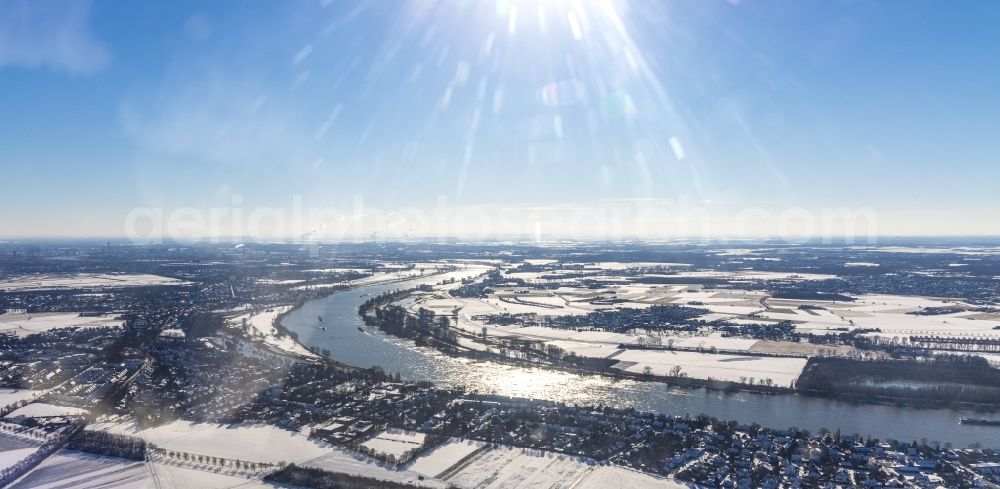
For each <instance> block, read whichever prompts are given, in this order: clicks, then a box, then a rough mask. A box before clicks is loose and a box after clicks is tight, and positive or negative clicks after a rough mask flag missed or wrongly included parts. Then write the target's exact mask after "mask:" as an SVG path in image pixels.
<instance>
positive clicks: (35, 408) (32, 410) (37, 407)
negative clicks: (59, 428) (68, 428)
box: [4, 402, 87, 418]
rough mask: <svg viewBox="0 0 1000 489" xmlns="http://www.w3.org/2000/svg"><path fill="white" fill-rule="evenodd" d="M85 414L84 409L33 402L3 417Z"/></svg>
mask: <svg viewBox="0 0 1000 489" xmlns="http://www.w3.org/2000/svg"><path fill="white" fill-rule="evenodd" d="M84 414H87V410H86V409H80V408H75V407H68V406H56V405H55V404H49V403H45V402H33V403H31V404H28V405H27V406H24V407H22V408H19V409H16V410H15V411H13V412H12V413H10V414H8V415H7V416H4V417H5V418H17V417H22V416H23V417H26V418H35V417H46V416H80V415H84Z"/></svg>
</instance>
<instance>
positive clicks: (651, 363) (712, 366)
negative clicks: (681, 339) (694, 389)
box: [615, 350, 806, 387]
mask: <svg viewBox="0 0 1000 489" xmlns="http://www.w3.org/2000/svg"><path fill="white" fill-rule="evenodd" d="M615 359H616V360H619V362H620V363H618V364H616V365H615V368H620V369H622V370H625V371H628V372H636V373H642V372H644V370H645V368H646V367H647V366H648V367H650V368H651V373H652V374H654V375H669V374H670V373H671V369H673V368H674V367H676V366H679V367H680V368H681V371H680V373H681V374H684V375H687V376H688V377H691V378H696V379H708V378H713V379H716V380H727V381H730V382H740V381H741V377H753V378H755V379H767V378H770V379H771V380H772V381H773V383H774V384H775V385H778V386H783V387H784V386H788V385H789V384H790V383H791V382H792V381H793V380H795V379H797V378H798V377H799V375H800V374H802V369H803V368H805V366H806V359H804V358H785V357H764V356H750V355H724V354H710V353H697V352H689V351H667V350H625V351H624V352H622V353H621V354H619V355H618V356H616V357H615Z"/></svg>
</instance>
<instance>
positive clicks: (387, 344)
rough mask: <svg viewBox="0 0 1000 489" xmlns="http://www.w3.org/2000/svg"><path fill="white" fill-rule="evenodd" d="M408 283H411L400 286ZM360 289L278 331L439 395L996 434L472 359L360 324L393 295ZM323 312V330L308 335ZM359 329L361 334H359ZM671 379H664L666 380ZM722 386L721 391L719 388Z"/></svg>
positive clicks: (971, 439) (910, 433)
mask: <svg viewBox="0 0 1000 489" xmlns="http://www.w3.org/2000/svg"><path fill="white" fill-rule="evenodd" d="M408 285H409V286H410V287H412V286H416V285H417V283H416V282H411V283H410V284H408ZM394 288H395V284H393V285H392V286H381V287H379V286H369V287H364V288H361V289H353V290H351V291H343V292H342V293H337V294H331V295H328V296H326V297H324V298H323V299H319V300H315V301H309V302H307V303H305V304H303V305H302V306H301V308H300V309H298V312H294V313H290V314H288V315H286V316H285V317H284V318H283V326H284V327H286V328H288V329H289V330H290V331H295V332H298V334H299V340H300V341H301V342H302V343H303V344H304V345H306V346H310V347H315V348H320V349H328V350H330V356H331V357H332V358H335V359H336V360H337V362H338V363H341V364H348V365H353V366H357V367H360V368H369V367H373V366H381V367H382V368H383V369H384V370H385V371H388V372H399V373H401V374H402V377H403V378H404V380H413V381H432V382H433V383H434V384H435V385H437V386H439V387H441V388H464V389H465V390H466V391H468V392H479V393H483V394H495V395H500V396H508V397H519V398H529V399H545V400H551V401H554V402H563V403H567V404H576V405H590V406H598V405H604V406H609V405H610V406H621V407H630V408H634V409H637V410H640V411H649V412H655V413H665V414H696V413H704V414H706V415H708V416H712V417H715V418H718V419H732V420H738V421H739V422H741V423H747V424H749V423H757V424H760V425H763V426H774V427H792V426H795V427H799V428H805V429H810V430H818V429H821V428H827V429H831V430H836V429H839V430H841V431H842V432H844V433H857V434H861V435H864V436H869V435H877V436H879V437H884V438H894V439H899V440H914V439H921V438H927V439H929V440H939V441H941V442H942V443H944V442H951V443H953V444H955V445H956V446H967V445H969V444H973V443H979V444H981V445H984V446H1000V430H983V429H973V428H972V427H970V426H963V425H960V424H959V418H961V417H984V416H983V415H982V413H981V412H979V411H972V410H970V409H967V408H965V407H959V408H943V409H942V408H927V409H900V408H899V407H897V406H896V405H894V404H893V403H891V402H883V403H877V404H872V403H862V402H856V401H853V400H841V399H839V398H837V397H835V396H819V395H798V394H796V395H773V394H769V393H767V394H765V393H762V392H755V391H750V390H746V389H740V390H735V391H726V390H724V389H706V388H702V387H700V386H699V387H696V386H693V385H691V384H690V383H689V382H684V381H682V382H681V383H683V384H687V385H686V386H681V385H678V386H677V387H674V386H673V385H672V384H670V383H668V382H656V381H652V380H650V379H644V378H642V376H641V375H638V376H625V375H623V376H615V377H610V376H605V375H594V374H590V373H588V372H584V371H580V370H576V371H572V372H571V371H567V370H564V369H554V368H551V367H546V366H542V365H537V364H528V363H521V362H511V361H504V362H502V363H501V361H500V359H495V360H494V359H487V358H486V357H482V359H472V358H469V357H468V356H466V355H463V354H458V355H451V354H444V353H442V352H441V351H440V350H439V349H437V348H430V347H421V346H417V345H415V343H414V342H413V341H410V340H402V339H398V338H395V337H393V336H390V335H385V334H384V333H382V332H380V331H378V330H377V329H375V328H368V327H366V326H365V324H364V322H363V321H362V319H361V317H360V316H358V306H359V305H361V303H362V302H364V301H365V300H366V299H368V298H370V297H373V296H377V295H379V294H381V293H385V292H389V291H392V290H394ZM317 315H323V317H324V322H325V323H326V324H327V326H328V330H327V331H321V330H317V329H316V328H314V327H313V326H314V324H315V321H316V317H317ZM358 328H362V330H363V331H359V330H358ZM667 380H670V379H667ZM718 387H722V386H718Z"/></svg>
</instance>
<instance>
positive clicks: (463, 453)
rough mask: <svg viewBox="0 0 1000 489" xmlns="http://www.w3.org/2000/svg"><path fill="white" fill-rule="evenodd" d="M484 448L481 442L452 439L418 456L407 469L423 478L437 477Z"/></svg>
mask: <svg viewBox="0 0 1000 489" xmlns="http://www.w3.org/2000/svg"><path fill="white" fill-rule="evenodd" d="M484 446H486V444H485V443H483V442H481V441H475V440H458V439H452V440H449V441H447V442H445V443H442V444H441V445H439V446H436V447H434V448H432V449H430V450H428V451H427V452H426V453H424V454H422V455H420V456H419V457H417V459H416V460H414V461H413V462H411V463H410V466H409V467H407V469H408V470H409V471H410V472H416V473H417V474H420V475H422V476H424V477H437V476H438V475H439V474H441V473H443V472H444V471H445V470H447V469H448V468H449V467H451V466H453V465H455V464H456V463H458V462H459V461H460V460H462V459H463V458H465V457H468V456H469V455H472V454H473V453H475V452H476V450H479V449H480V448H482V447H484Z"/></svg>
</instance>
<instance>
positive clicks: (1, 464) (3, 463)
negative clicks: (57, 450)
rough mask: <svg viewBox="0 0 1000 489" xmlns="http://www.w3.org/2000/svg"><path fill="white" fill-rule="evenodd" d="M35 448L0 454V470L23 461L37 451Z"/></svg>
mask: <svg viewBox="0 0 1000 489" xmlns="http://www.w3.org/2000/svg"><path fill="white" fill-rule="evenodd" d="M37 450H38V448H37V447H30V448H15V449H14V450H6V451H2V452H0V470H3V469H6V468H9V467H13V466H14V464H16V463H18V462H20V461H21V460H24V459H25V458H27V457H28V455H31V454H32V453H35V451H37Z"/></svg>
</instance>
